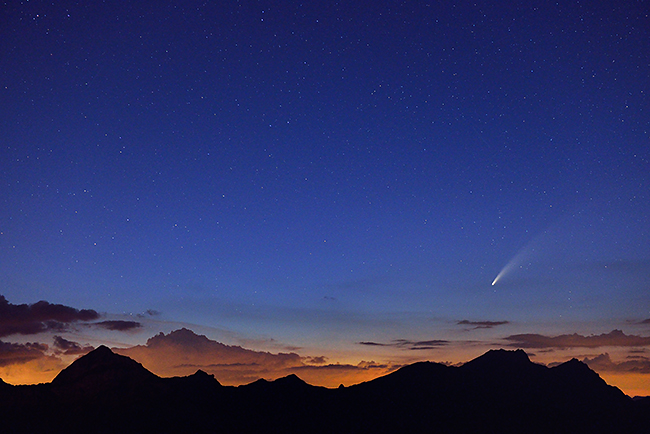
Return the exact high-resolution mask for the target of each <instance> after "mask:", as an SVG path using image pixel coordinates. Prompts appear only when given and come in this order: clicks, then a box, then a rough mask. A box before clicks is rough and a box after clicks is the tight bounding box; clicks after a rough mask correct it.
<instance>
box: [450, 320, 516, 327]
mask: <svg viewBox="0 0 650 434" xmlns="http://www.w3.org/2000/svg"><path fill="white" fill-rule="evenodd" d="M456 324H458V325H468V326H472V328H473V329H491V328H493V327H497V326H500V325H504V324H510V321H469V320H466V319H464V320H462V321H458V322H457V323H456Z"/></svg>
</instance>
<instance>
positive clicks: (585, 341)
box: [505, 330, 650, 349]
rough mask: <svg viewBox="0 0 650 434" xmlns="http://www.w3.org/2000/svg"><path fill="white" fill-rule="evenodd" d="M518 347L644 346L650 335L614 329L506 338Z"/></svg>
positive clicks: (648, 343)
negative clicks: (603, 331) (645, 335)
mask: <svg viewBox="0 0 650 434" xmlns="http://www.w3.org/2000/svg"><path fill="white" fill-rule="evenodd" d="M505 339H506V340H507V341H510V342H512V343H511V344H510V346H511V347H517V348H562V349H564V348H598V347H643V346H647V345H650V337H643V336H635V335H626V334H625V333H623V332H622V331H621V330H612V331H611V332H609V333H604V334H601V335H591V336H583V335H579V334H577V333H574V334H571V335H559V336H544V335H539V334H518V335H511V336H508V337H506V338H505Z"/></svg>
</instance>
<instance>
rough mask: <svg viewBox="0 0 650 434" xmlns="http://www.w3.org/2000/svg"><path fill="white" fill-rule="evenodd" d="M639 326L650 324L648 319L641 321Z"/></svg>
mask: <svg viewBox="0 0 650 434" xmlns="http://www.w3.org/2000/svg"><path fill="white" fill-rule="evenodd" d="M639 324H650V318H648V319H644V320H643V321H641V322H640V323H639Z"/></svg>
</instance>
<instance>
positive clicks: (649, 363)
mask: <svg viewBox="0 0 650 434" xmlns="http://www.w3.org/2000/svg"><path fill="white" fill-rule="evenodd" d="M583 362H584V363H586V364H587V365H589V367H590V368H591V369H593V370H594V371H596V372H613V373H635V374H650V358H648V357H643V356H628V358H627V360H624V361H622V362H614V361H612V359H611V358H610V357H609V354H608V353H604V354H600V355H598V356H595V357H593V358H591V359H590V358H585V359H584V360H583Z"/></svg>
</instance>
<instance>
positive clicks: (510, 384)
mask: <svg viewBox="0 0 650 434" xmlns="http://www.w3.org/2000/svg"><path fill="white" fill-rule="evenodd" d="M648 426H650V406H649V405H648V402H647V400H643V399H637V400H633V399H631V398H630V397H628V396H626V395H625V394H623V393H622V392H621V391H620V390H619V389H617V388H615V387H612V386H609V385H607V384H606V383H605V382H604V381H603V380H602V379H601V378H600V377H599V376H598V374H596V373H595V372H594V371H592V370H591V369H589V367H588V366H587V365H585V364H584V363H582V362H579V361H578V360H575V359H574V360H571V361H569V362H567V363H564V364H561V365H559V366H556V367H553V368H548V367H546V366H543V365H539V364H535V363H533V362H531V361H530V359H529V358H528V355H527V354H526V353H525V352H524V351H522V350H516V351H506V350H492V351H489V352H487V353H486V354H484V355H482V356H480V357H478V358H476V359H474V360H472V361H470V362H467V363H465V364H464V365H462V366H460V367H453V366H446V365H443V364H438V363H431V362H420V363H415V364H412V365H408V366H405V367H403V368H401V369H399V370H397V371H395V372H393V373H391V374H389V375H386V376H384V377H381V378H377V379H375V380H372V381H368V382H365V383H361V384H358V385H355V386H350V387H339V388H338V389H327V388H324V387H316V386H311V385H309V384H307V383H305V382H304V381H302V380H301V379H300V378H298V377H297V376H295V375H289V376H287V377H284V378H280V379H277V380H275V381H266V380H258V381H256V382H253V383H251V384H248V385H244V386H239V387H232V386H222V385H221V384H220V383H219V382H218V381H217V380H216V379H215V378H214V376H212V375H209V374H207V373H205V372H203V371H197V372H196V373H195V374H193V375H190V376H188V377H173V378H161V377H158V376H156V375H155V374H153V373H151V372H150V371H148V370H147V369H145V368H144V367H143V366H142V365H141V364H139V363H137V362H135V361H134V360H132V359H130V358H128V357H125V356H120V355H117V354H115V353H113V352H112V351H111V350H110V349H109V348H107V347H104V346H102V347H99V348H97V349H96V350H94V351H91V352H90V353H88V354H87V355H85V356H83V357H81V358H79V359H78V360H76V361H75V362H74V363H72V364H71V365H70V366H69V367H68V368H66V369H64V370H63V371H61V373H60V374H59V375H58V376H57V377H56V378H55V379H54V380H53V381H52V382H51V383H48V384H40V385H31V386H11V385H8V384H6V383H4V382H0V431H1V432H3V433H35V432H48V433H59V432H61V433H117V432H119V433H131V432H133V433H253V432H254V433H298V432H300V433H304V432H309V433H365V432H372V433H395V432H403V433H515V432H516V433H522V432H526V433H550V432H552V433H583V432H584V433H605V432H607V433H611V432H639V433H640V432H646V430H647V427H648Z"/></svg>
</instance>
